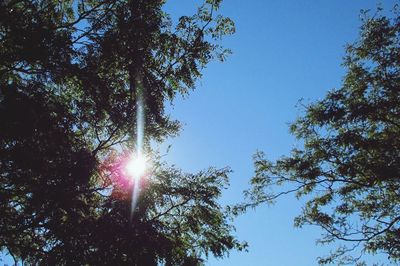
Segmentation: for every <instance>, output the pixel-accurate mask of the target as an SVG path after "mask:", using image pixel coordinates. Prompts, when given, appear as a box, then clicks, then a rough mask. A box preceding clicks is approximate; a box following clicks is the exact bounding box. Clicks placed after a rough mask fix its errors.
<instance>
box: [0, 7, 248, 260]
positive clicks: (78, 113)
mask: <svg viewBox="0 0 400 266" xmlns="http://www.w3.org/2000/svg"><path fill="white" fill-rule="evenodd" d="M164 2H165V1H162V0H102V1H91V0H85V1H83V0H82V1H81V0H79V1H73V0H69V1H68V0H67V1H54V0H35V1H19V0H6V1H1V2H0V228H1V229H0V249H1V250H3V251H6V252H8V253H9V254H10V255H11V256H12V257H13V258H14V260H15V261H23V262H25V263H30V264H34V265H36V264H46V265H67V264H68V265H75V264H76V265H78V264H79V265H81V264H82V265H157V264H161V263H162V264H165V265H198V264H202V263H203V260H204V259H205V258H206V257H207V256H209V255H212V256H217V257H222V256H224V255H225V254H226V253H227V252H228V251H229V250H231V249H242V248H243V247H244V245H243V244H242V243H240V242H238V241H237V239H236V238H235V237H234V236H233V235H232V230H233V227H232V226H231V225H230V219H231V216H230V215H229V214H227V213H226V212H224V210H223V208H222V207H221V206H220V205H219V204H218V202H217V199H218V197H219V196H220V195H221V191H222V189H223V188H225V187H226V185H227V174H228V173H229V169H221V170H219V169H213V168H210V169H209V170H207V171H204V172H200V173H197V174H188V173H182V172H181V171H180V170H179V169H176V168H175V167H169V166H167V165H165V164H164V163H162V162H161V160H160V158H157V157H156V156H155V157H154V162H153V169H152V173H151V175H150V176H148V177H147V178H145V179H143V180H142V182H143V184H141V185H142V187H143V189H142V191H143V193H142V194H141V197H140V198H139V203H138V205H137V208H136V209H134V215H133V217H132V219H131V221H130V215H129V213H130V206H131V205H130V200H129V199H130V193H132V189H133V188H132V186H130V187H125V188H124V186H123V184H122V183H123V178H124V177H123V176H122V177H121V171H120V167H119V168H118V164H119V163H120V162H121V156H122V155H121V153H122V151H123V150H133V148H134V146H135V145H136V143H135V142H136V141H135V138H134V137H133V136H135V135H136V132H135V130H136V128H137V125H136V119H135V117H136V113H137V106H136V104H135V102H136V99H137V96H138V95H137V91H138V87H139V86H141V87H142V88H143V92H142V94H143V98H144V102H145V108H144V109H145V110H144V111H145V112H144V113H145V119H144V120H145V136H146V139H145V148H146V149H147V152H148V153H151V150H150V147H149V143H150V141H151V140H159V141H160V140H162V139H163V138H165V137H166V136H170V135H174V134H176V133H177V131H178V130H179V123H178V121H174V120H171V119H170V118H169V116H168V115H167V114H166V113H165V111H164V104H165V102H166V101H172V100H173V99H174V97H175V96H176V95H177V94H186V93H188V92H189V90H191V89H192V88H194V84H195V81H196V79H198V78H199V77H201V70H202V68H203V67H204V66H205V65H207V63H208V62H209V61H210V60H212V59H213V58H216V57H217V58H219V59H224V58H225V55H226V53H228V52H229V51H228V50H224V49H223V48H221V47H220V46H219V45H218V44H215V41H216V40H219V39H220V38H221V37H222V36H224V35H227V34H231V33H233V32H234V25H233V22H232V21H231V20H230V19H229V18H226V17H223V16H221V15H219V14H217V13H218V7H219V4H220V2H221V1H218V0H206V1H205V3H204V4H203V5H202V6H201V7H200V8H199V9H198V12H197V13H196V14H195V15H193V16H183V17H181V18H180V19H179V21H177V22H176V23H173V21H172V20H171V18H170V17H169V15H168V14H166V13H165V12H164V11H163V10H162V6H163V4H164Z"/></svg>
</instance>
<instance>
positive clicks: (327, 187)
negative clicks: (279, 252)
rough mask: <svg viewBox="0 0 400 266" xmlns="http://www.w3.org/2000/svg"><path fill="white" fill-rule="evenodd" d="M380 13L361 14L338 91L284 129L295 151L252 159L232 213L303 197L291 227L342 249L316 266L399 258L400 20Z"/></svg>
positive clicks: (395, 12)
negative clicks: (311, 228)
mask: <svg viewBox="0 0 400 266" xmlns="http://www.w3.org/2000/svg"><path fill="white" fill-rule="evenodd" d="M380 14H381V13H380V12H377V14H376V15H374V16H372V17H371V16H369V15H368V12H363V19H362V26H361V31H360V39H359V40H358V41H357V42H355V43H354V44H352V45H348V47H347V54H346V56H345V58H344V64H343V65H344V66H345V67H346V68H347V74H346V76H345V77H344V80H343V85H342V86H341V88H339V89H334V90H331V91H330V92H329V93H328V94H327V95H326V97H325V98H324V99H322V100H320V101H316V102H314V103H311V104H308V105H306V106H304V107H305V113H304V115H302V116H301V117H300V118H298V119H297V120H296V121H295V122H294V123H293V124H292V125H291V127H290V130H291V132H292V133H293V134H294V135H295V136H296V137H297V139H298V140H299V141H300V144H299V146H300V148H295V149H293V150H292V152H291V154H290V155H289V156H286V157H282V158H280V159H278V160H276V161H274V162H273V161H269V160H267V159H266V157H265V155H264V153H262V152H259V153H257V154H256V155H255V156H254V162H255V176H254V177H253V178H252V180H251V183H252V188H251V189H250V190H248V191H246V195H247V196H248V198H249V203H248V204H244V205H240V206H237V207H238V208H237V209H236V210H237V211H238V210H240V209H243V208H246V207H249V206H253V207H255V206H257V205H258V204H262V203H271V202H273V201H274V200H276V199H277V198H278V197H280V196H282V195H285V194H288V193H292V192H294V193H295V194H296V196H297V197H298V198H299V197H304V198H305V199H306V203H305V205H304V208H303V209H302V212H301V214H300V215H299V216H298V217H297V218H295V226H298V227H301V226H303V225H317V226H319V227H321V228H322V229H323V232H324V234H323V236H322V238H321V239H320V240H319V242H320V243H323V244H326V243H332V242H334V241H339V242H340V243H341V245H340V247H339V248H338V249H337V250H335V251H334V252H332V253H331V254H330V255H328V256H327V257H325V258H320V259H319V263H321V264H327V263H334V262H335V263H339V264H340V263H351V264H352V263H356V262H358V263H361V262H362V256H363V254H365V253H370V254H377V253H384V254H387V257H388V260H389V261H390V262H398V261H399V260H400V241H399V240H400V138H399V136H400V17H399V16H398V13H397V11H396V10H395V11H394V14H395V15H394V16H393V17H386V16H383V15H380ZM281 186H283V187H282V188H281V189H279V187H281ZM359 252H360V253H359Z"/></svg>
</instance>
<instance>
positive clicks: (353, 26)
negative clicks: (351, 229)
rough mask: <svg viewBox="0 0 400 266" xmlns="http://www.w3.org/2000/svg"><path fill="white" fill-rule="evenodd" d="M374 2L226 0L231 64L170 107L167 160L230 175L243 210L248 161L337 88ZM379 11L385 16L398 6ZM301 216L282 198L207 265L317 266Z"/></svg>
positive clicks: (281, 144) (211, 70)
mask: <svg viewBox="0 0 400 266" xmlns="http://www.w3.org/2000/svg"><path fill="white" fill-rule="evenodd" d="M198 2H199V1H195V0H170V1H169V2H168V3H167V6H166V10H167V11H169V12H172V14H173V15H174V16H179V15H183V14H186V15H188V14H191V13H193V12H194V7H195V5H196V4H197V3H198ZM377 2H378V1H376V0H371V1H366V0H335V1H332V0H301V1H300V0H290V1H289V0H247V1H244V0H225V1H224V2H223V3H222V8H221V10H220V11H221V13H222V14H224V15H226V16H229V17H231V18H232V19H233V20H234V21H235V23H236V29H237V33H236V34H234V35H233V36H230V37H228V38H226V39H225V40H224V42H223V44H224V45H225V46H226V47H228V48H231V49H232V50H233V55H231V56H230V57H229V58H228V60H227V61H226V62H225V63H217V62H216V63H212V64H210V65H209V67H208V68H207V69H205V70H204V72H203V73H204V77H203V78H202V79H201V81H200V82H199V84H198V88H197V89H196V90H195V91H194V92H192V93H191V94H190V95H189V97H188V98H187V99H184V100H182V99H177V100H176V101H175V105H174V108H172V109H171V110H170V113H171V115H172V117H174V118H176V119H178V120H180V121H182V122H183V123H184V124H185V126H184V130H183V131H182V133H181V134H180V136H178V137H177V138H175V139H172V140H169V143H171V144H172V148H171V150H170V152H169V154H168V156H167V160H168V161H169V162H171V163H174V164H176V165H177V166H179V167H181V168H182V169H184V170H186V171H189V172H195V171H198V170H201V169H205V168H207V167H208V166H215V167H225V166H230V167H231V168H232V170H233V171H234V172H233V173H232V174H231V175H230V178H231V187H230V189H229V190H227V191H225V193H224V196H223V199H222V202H223V203H234V202H238V201H241V200H242V199H243V197H242V191H243V190H244V189H245V188H248V181H249V179H250V178H251V176H252V174H253V170H254V169H253V165H252V160H251V157H252V155H253V154H254V153H255V152H256V150H262V151H264V152H266V153H267V155H268V157H269V158H270V159H274V158H278V157H279V156H281V155H284V154H287V153H288V152H289V151H290V149H291V148H292V147H293V146H294V145H295V140H294V138H293V137H292V136H290V135H289V133H288V123H289V122H291V121H293V120H294V119H295V118H296V116H298V115H299V114H300V111H299V110H298V109H297V108H296V107H295V105H296V103H297V101H298V100H299V99H300V98H304V99H306V100H309V101H312V100H315V99H318V98H321V97H323V96H324V95H325V93H326V92H327V91H328V90H330V89H332V88H335V87H339V86H340V83H341V78H342V76H343V75H344V73H345V70H344V69H343V68H342V67H341V65H340V64H341V61H342V60H341V58H342V57H343V55H344V45H345V44H346V43H348V42H352V41H354V40H355V39H356V38H357V33H358V27H359V25H360V21H359V11H360V9H367V8H371V9H374V8H375V7H376V4H377ZM380 2H382V5H383V7H385V8H387V9H389V8H390V7H391V6H393V4H394V3H395V2H396V1H380ZM300 208H301V203H299V202H297V201H296V200H295V199H294V197H292V196H287V197H285V198H281V200H280V201H279V202H278V204H276V205H274V206H263V207H259V208H257V209H256V210H254V211H249V212H248V213H247V214H245V215H243V216H241V217H239V218H238V219H237V220H236V222H235V226H236V228H237V231H236V235H237V236H238V237H239V239H242V240H246V241H248V243H249V252H240V253H239V252H233V253H231V255H230V256H229V258H225V259H223V260H215V259H210V260H209V262H208V265H217V266H218V265H232V266H235V265H238V266H239V265H248V266H265V265H271V266H303V265H304V266H309V265H316V262H315V261H316V260H315V258H316V257H318V256H321V255H325V254H327V252H328V251H329V248H326V247H321V246H316V245H315V240H316V239H317V238H318V236H319V235H320V233H321V231H320V230H319V229H318V228H312V227H304V228H302V229H296V228H294V227H293V218H294V217H295V216H296V215H297V214H298V213H299V211H300ZM8 259H9V258H5V260H6V261H7V260H8Z"/></svg>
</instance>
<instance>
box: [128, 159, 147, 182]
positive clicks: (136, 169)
mask: <svg viewBox="0 0 400 266" xmlns="http://www.w3.org/2000/svg"><path fill="white" fill-rule="evenodd" d="M146 168H147V158H146V157H145V156H143V155H138V156H132V158H131V159H130V160H129V161H128V163H127V164H126V166H125V170H126V173H127V174H128V175H129V176H130V177H131V178H140V177H141V176H142V175H143V174H144V173H145V172H146Z"/></svg>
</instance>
